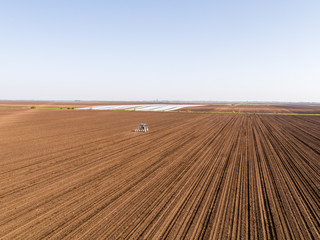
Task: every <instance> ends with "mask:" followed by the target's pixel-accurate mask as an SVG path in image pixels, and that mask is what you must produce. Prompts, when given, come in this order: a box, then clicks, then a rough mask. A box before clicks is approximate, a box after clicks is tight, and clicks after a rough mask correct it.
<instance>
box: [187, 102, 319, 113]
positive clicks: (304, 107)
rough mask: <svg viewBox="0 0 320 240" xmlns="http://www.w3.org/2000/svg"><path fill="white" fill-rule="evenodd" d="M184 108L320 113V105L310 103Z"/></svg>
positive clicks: (248, 111)
mask: <svg viewBox="0 0 320 240" xmlns="http://www.w3.org/2000/svg"><path fill="white" fill-rule="evenodd" d="M183 110H191V111H208V112H232V111H235V112H242V113H245V112H247V113H298V114H320V105H319V104H318V105H308V104H269V105H268V104H229V105H227V104H225V105H219V104H208V105H204V106H199V107H187V108H184V109H183Z"/></svg>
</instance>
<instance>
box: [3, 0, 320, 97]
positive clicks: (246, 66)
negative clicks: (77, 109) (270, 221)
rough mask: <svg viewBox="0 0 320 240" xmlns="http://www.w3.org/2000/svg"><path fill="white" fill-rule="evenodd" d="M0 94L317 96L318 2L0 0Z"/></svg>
mask: <svg viewBox="0 0 320 240" xmlns="http://www.w3.org/2000/svg"><path fill="white" fill-rule="evenodd" d="M0 99H8V100H23V99H24V100H75V99H79V100H116V101H118V100H125V101H130V100H132V101H134V100H138V101H141V100H155V99H159V100H190V101H195V100H207V101H210V100H211V101H293V102H300V101H302V102H320V1H318V0H317V1H316V0H310V1H302V0H301V1H297V0H291V1H289V0H285V1H274V0H272V1H266V0H261V1H246V0H244V1H235V0H232V1H202V0H199V1H188V0H179V1H175V0H170V1H169V0H164V1H147V0H145V1H139V0H136V1H128V0H123V1H95V0H93V1H81V0H70V1H61V0H55V1H40V0H38V1H33V0H29V1H22V0H20V1H17V0H0Z"/></svg>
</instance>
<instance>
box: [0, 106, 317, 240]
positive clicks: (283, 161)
mask: <svg viewBox="0 0 320 240" xmlns="http://www.w3.org/2000/svg"><path fill="white" fill-rule="evenodd" d="M27 111H28V110H27ZM30 112H32V113H30ZM12 113H13V112H12V111H11V112H10V111H8V112H6V113H4V112H1V114H2V115H3V116H4V115H6V116H10V115H12ZM140 122H147V123H148V124H149V132H147V133H134V132H131V129H133V128H135V127H136V125H137V124H138V123H140ZM319 126H320V118H319V117H310V116H308V117H307V116H261V115H260V116H258V115H240V114H186V113H156V112H155V113H152V112H113V111H111V112H110V111H52V110H51V111H45V110H39V111H29V113H28V114H26V113H20V114H18V112H17V111H16V112H15V115H12V117H11V121H10V123H8V124H7V125H4V124H3V125H2V127H1V125H0V130H1V131H2V133H3V135H2V138H1V139H0V154H1V156H0V159H1V169H0V170H1V171H0V196H1V198H0V204H1V206H3V208H2V209H3V211H1V212H0V238H1V239H17V238H20V239H35V238H36V239H40V238H58V239H61V238H72V239H79V238H81V239H97V238H106V239H119V238H120V239H128V238H131V239H138V238H144V239H162V238H167V239H200V238H204V239H226V238H232V239H276V238H279V239H289V238H306V239H319V238H320V232H319V224H320V217H319V216H320V196H319V193H320V162H319V159H320V144H319V143H320V127H319Z"/></svg>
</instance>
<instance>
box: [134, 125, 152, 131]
mask: <svg viewBox="0 0 320 240" xmlns="http://www.w3.org/2000/svg"><path fill="white" fill-rule="evenodd" d="M148 130H149V129H148V125H147V124H146V123H141V124H140V127H139V128H138V129H134V130H133V132H148Z"/></svg>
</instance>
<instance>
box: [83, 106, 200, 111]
mask: <svg viewBox="0 0 320 240" xmlns="http://www.w3.org/2000/svg"><path fill="white" fill-rule="evenodd" d="M197 106H203V105H187V104H136V105H105V106H92V107H83V108H78V109H88V110H89V109H93V110H119V109H122V110H129V111H135V110H136V111H166V112H167V111H174V110H178V109H180V108H185V107H197Z"/></svg>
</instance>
